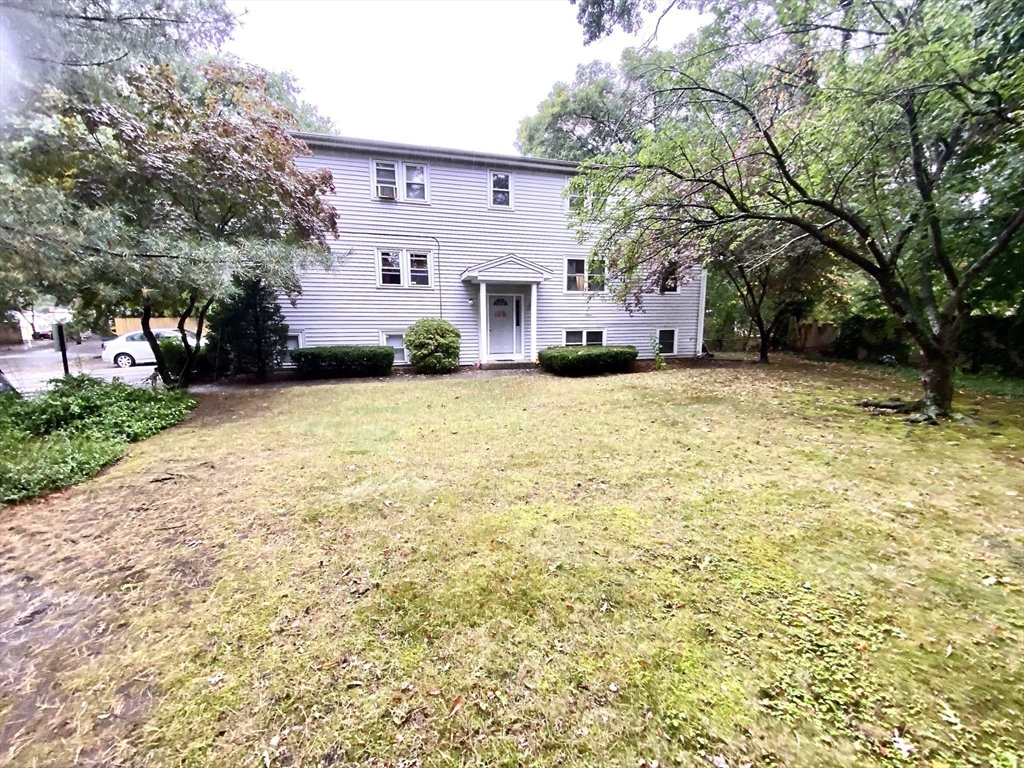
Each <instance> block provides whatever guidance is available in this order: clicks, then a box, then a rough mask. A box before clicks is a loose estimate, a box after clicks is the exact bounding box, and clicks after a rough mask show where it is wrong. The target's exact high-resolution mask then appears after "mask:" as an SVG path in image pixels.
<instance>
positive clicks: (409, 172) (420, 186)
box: [373, 160, 430, 203]
mask: <svg viewBox="0 0 1024 768" xmlns="http://www.w3.org/2000/svg"><path fill="white" fill-rule="evenodd" d="M428 176H429V174H428V172H427V166H426V165H424V164H423V163H399V162H394V161H392V160H374V161H373V196H374V198H375V199H377V200H398V201H403V202H411V203H426V202H428V201H429V199H430V189H429V184H428Z"/></svg>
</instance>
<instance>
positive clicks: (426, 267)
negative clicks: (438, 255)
mask: <svg viewBox="0 0 1024 768" xmlns="http://www.w3.org/2000/svg"><path fill="white" fill-rule="evenodd" d="M409 282H410V284H412V285H430V254H429V253H410V254H409Z"/></svg>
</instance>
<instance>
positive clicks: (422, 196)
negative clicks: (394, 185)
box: [404, 163, 427, 200]
mask: <svg viewBox="0 0 1024 768" xmlns="http://www.w3.org/2000/svg"><path fill="white" fill-rule="evenodd" d="M404 167H405V199H406V200H426V199H427V166H425V165H416V164H414V163H406V164H405V166H404Z"/></svg>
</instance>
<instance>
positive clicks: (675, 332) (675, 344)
mask: <svg viewBox="0 0 1024 768" xmlns="http://www.w3.org/2000/svg"><path fill="white" fill-rule="evenodd" d="M662 331H672V351H671V352H661V332H662ZM655 333H656V334H657V339H658V351H659V353H660V354H662V355H678V354H679V329H678V328H658V329H657V330H655Z"/></svg>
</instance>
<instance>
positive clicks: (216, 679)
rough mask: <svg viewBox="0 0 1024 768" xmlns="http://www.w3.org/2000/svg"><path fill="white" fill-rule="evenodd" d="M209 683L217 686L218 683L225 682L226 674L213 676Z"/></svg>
mask: <svg viewBox="0 0 1024 768" xmlns="http://www.w3.org/2000/svg"><path fill="white" fill-rule="evenodd" d="M207 682H208V683H209V684H210V685H217V684H218V683H222V682H224V673H223V672H218V673H217V674H215V675H213V676H212V677H211V678H210V679H209V680H207Z"/></svg>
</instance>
